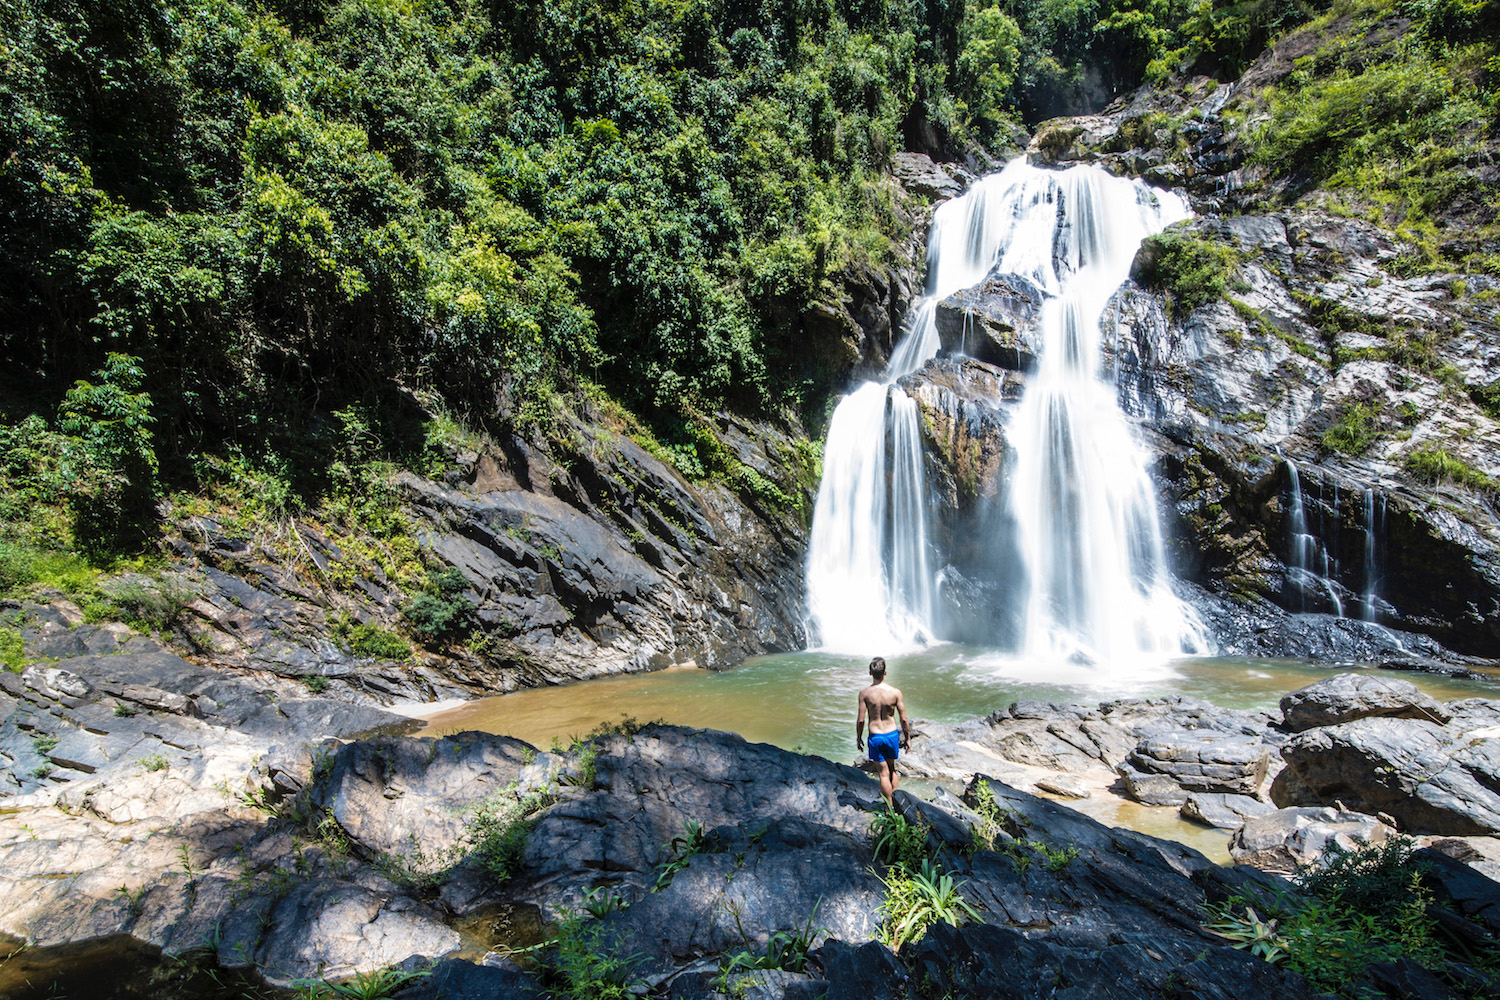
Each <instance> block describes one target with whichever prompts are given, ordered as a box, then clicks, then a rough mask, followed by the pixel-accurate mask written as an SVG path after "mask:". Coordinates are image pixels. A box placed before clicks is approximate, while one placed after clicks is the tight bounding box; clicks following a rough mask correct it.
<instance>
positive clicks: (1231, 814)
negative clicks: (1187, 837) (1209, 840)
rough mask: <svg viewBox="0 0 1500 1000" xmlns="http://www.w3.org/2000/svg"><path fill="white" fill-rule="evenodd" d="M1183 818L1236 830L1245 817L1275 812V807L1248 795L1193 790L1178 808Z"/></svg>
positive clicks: (1221, 828)
mask: <svg viewBox="0 0 1500 1000" xmlns="http://www.w3.org/2000/svg"><path fill="white" fill-rule="evenodd" d="M1178 811H1179V812H1180V813H1181V814H1182V818H1183V819H1188V820H1192V821H1193V822H1195V823H1202V824H1204V825H1205V826H1212V827H1217V828H1218V829H1220V830H1238V829H1239V828H1240V827H1241V826H1243V825H1244V823H1245V821H1246V820H1247V819H1250V818H1251V817H1253V816H1264V815H1266V814H1267V813H1271V812H1275V811H1276V807H1275V806H1273V805H1271V804H1270V803H1267V802H1262V801H1261V800H1260V799H1256V798H1251V797H1250V796H1248V795H1227V794H1224V793H1222V792H1193V793H1192V794H1190V795H1189V796H1188V797H1187V800H1186V801H1184V802H1183V803H1182V808H1181V809H1180V810H1178Z"/></svg>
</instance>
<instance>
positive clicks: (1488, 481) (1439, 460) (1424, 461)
mask: <svg viewBox="0 0 1500 1000" xmlns="http://www.w3.org/2000/svg"><path fill="white" fill-rule="evenodd" d="M1401 461H1402V464H1403V465H1405V466H1406V471H1407V472H1409V473H1411V474H1412V475H1413V476H1415V477H1417V478H1418V479H1421V480H1423V481H1424V482H1428V483H1432V484H1433V485H1437V484H1438V483H1443V482H1454V483H1459V484H1461V485H1463V486H1470V487H1473V488H1474V489H1477V490H1493V489H1495V488H1496V483H1495V480H1494V479H1493V478H1491V477H1490V476H1487V475H1485V474H1484V473H1483V472H1480V471H1479V470H1478V469H1476V468H1474V467H1473V466H1472V465H1470V464H1469V463H1467V462H1465V461H1464V460H1463V459H1461V458H1457V457H1455V456H1453V455H1451V454H1449V453H1448V450H1447V449H1446V448H1439V447H1436V446H1432V445H1429V446H1426V447H1422V448H1417V449H1414V450H1412V451H1409V452H1407V453H1406V455H1405V456H1404V457H1403V458H1402V460H1401Z"/></svg>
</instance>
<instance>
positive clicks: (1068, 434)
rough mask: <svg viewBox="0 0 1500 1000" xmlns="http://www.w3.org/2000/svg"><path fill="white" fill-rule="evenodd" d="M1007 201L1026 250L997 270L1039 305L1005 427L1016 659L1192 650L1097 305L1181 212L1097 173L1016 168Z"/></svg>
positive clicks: (1010, 251)
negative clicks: (1025, 285)
mask: <svg viewBox="0 0 1500 1000" xmlns="http://www.w3.org/2000/svg"><path fill="white" fill-rule="evenodd" d="M1019 193H1020V194H1021V198H1020V201H1021V203H1022V204H1023V205H1024V209H1023V210H1024V211H1025V212H1026V215H1027V217H1028V219H1029V220H1030V225H1028V226H1027V227H1025V230H1026V231H1025V232H1024V233H1023V232H1021V231H1018V232H1017V234H1016V235H1017V238H1018V240H1019V239H1020V238H1022V237H1023V236H1024V238H1025V239H1026V244H1025V245H1012V246H1010V247H1007V248H1006V251H1005V254H1004V257H1003V259H1002V263H1001V270H1008V269H1009V267H1008V265H1010V264H1011V263H1012V261H1014V262H1015V263H1016V264H1017V265H1019V266H1021V267H1023V268H1026V269H1027V270H1022V271H1018V272H1017V273H1023V274H1027V275H1028V276H1029V277H1033V278H1034V279H1035V280H1036V281H1037V284H1038V285H1040V286H1041V287H1042V288H1043V289H1044V290H1046V291H1047V292H1048V293H1050V295H1051V297H1049V298H1048V299H1047V300H1046V301H1045V302H1044V303H1043V305H1042V310H1041V317H1040V326H1041V352H1040V360H1039V363H1038V369H1037V371H1036V373H1035V376H1034V377H1033V379H1032V380H1031V382H1030V384H1029V385H1028V386H1027V388H1026V391H1025V393H1024V395H1023V396H1022V399H1021V403H1020V406H1019V407H1018V409H1017V410H1016V412H1015V414H1014V416H1013V418H1012V420H1011V421H1010V424H1009V427H1008V431H1009V437H1010V441H1011V443H1012V445H1013V446H1014V448H1015V452H1016V464H1015V474H1014V477H1013V481H1012V483H1011V491H1010V503H1011V509H1012V514H1013V516H1014V519H1015V522H1016V525H1017V530H1018V535H1019V540H1020V549H1021V554H1022V561H1023V563H1024V569H1025V572H1026V581H1027V598H1026V611H1025V619H1024V630H1025V631H1024V640H1023V643H1022V652H1023V653H1025V654H1026V655H1027V656H1029V657H1037V658H1045V659H1049V660H1050V659H1058V658H1066V659H1073V660H1075V661H1084V662H1096V661H1108V662H1111V663H1119V662H1130V661H1139V660H1143V659H1144V660H1153V659H1160V658H1162V657H1165V656H1171V655H1181V654H1182V653H1184V652H1195V651H1202V650H1204V649H1205V648H1206V646H1207V642H1206V639H1205V637H1204V631H1203V628H1202V625H1201V624H1200V623H1199V622H1198V620H1197V616H1196V615H1194V614H1193V612H1192V610H1191V609H1190V608H1188V607H1187V606H1186V605H1185V604H1183V603H1182V602H1181V601H1180V600H1178V599H1177V597H1176V596H1175V595H1174V594H1173V593H1172V590H1171V585H1170V584H1171V578H1170V573H1169V572H1168V568H1167V565H1166V558H1165V554H1164V551H1163V545H1162V535H1161V527H1160V524H1159V521H1158V518H1157V511H1156V497H1155V491H1154V489H1153V487H1152V483H1151V478H1150V476H1149V474H1148V471H1147V470H1148V466H1149V456H1148V454H1147V452H1146V451H1145V449H1144V448H1143V447H1142V446H1141V444H1140V443H1139V442H1138V441H1137V440H1136V437H1135V435H1134V433H1133V432H1132V429H1131V426H1130V424H1129V422H1128V421H1127V419H1126V417H1125V414H1124V413H1123V412H1122V411H1121V409H1120V407H1119V404H1118V397H1117V391H1116V389H1115V386H1114V385H1113V384H1112V383H1111V382H1110V381H1108V380H1107V379H1106V378H1105V376H1104V375H1103V373H1102V372H1101V370H1100V369H1101V340H1102V337H1101V330H1100V318H1101V316H1102V314H1103V311H1104V307H1105V305H1106V304H1107V302H1108V301H1109V299H1110V297H1111V296H1112V295H1113V294H1114V292H1115V291H1116V290H1117V289H1118V288H1119V287H1120V285H1121V284H1123V283H1124V281H1125V279H1126V277H1127V276H1128V274H1129V271H1130V264H1131V261H1132V259H1133V258H1134V256H1135V253H1136V250H1137V249H1138V248H1139V247H1140V244H1141V241H1142V240H1143V239H1145V238H1146V237H1147V236H1149V235H1151V234H1152V233H1156V232H1159V231H1161V230H1162V229H1164V228H1165V227H1166V226H1168V225H1170V224H1171V223H1172V222H1175V221H1177V220H1179V219H1183V218H1186V217H1187V215H1188V210H1187V206H1186V204H1185V203H1184V202H1183V201H1182V200H1181V199H1180V198H1178V197H1177V196H1176V195H1173V194H1170V193H1166V192H1161V191H1156V190H1154V189H1152V188H1149V187H1147V186H1146V185H1144V184H1141V183H1139V182H1134V181H1130V180H1125V179H1122V178H1117V177H1113V176H1111V175H1109V174H1107V173H1105V172H1104V171H1103V170H1101V169H1099V168H1097V167H1074V168H1072V169H1070V170H1067V171H1063V172H1053V171H1044V170H1037V169H1034V168H1027V176H1026V179H1025V185H1024V189H1023V190H1022V191H1021V192H1019ZM1018 230H1019V227H1018Z"/></svg>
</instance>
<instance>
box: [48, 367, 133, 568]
mask: <svg viewBox="0 0 1500 1000" xmlns="http://www.w3.org/2000/svg"><path fill="white" fill-rule="evenodd" d="M94 377H95V379H96V381H95V382H86V381H82V380H80V381H78V382H76V383H75V384H74V385H73V388H71V389H69V390H68V392H67V395H66V396H65V397H64V399H63V402H62V405H61V406H60V407H59V408H58V425H59V426H60V427H61V428H62V431H63V433H65V434H67V435H68V436H69V440H68V443H67V445H66V446H65V448H64V451H63V459H62V467H61V470H60V472H59V475H60V478H61V481H62V482H63V483H64V484H65V485H64V490H65V492H66V494H67V498H68V504H69V506H70V507H71V509H72V511H73V540H74V542H75V543H76V544H77V545H78V546H79V547H80V548H82V549H84V550H85V551H89V552H93V553H95V554H108V553H111V552H114V551H117V550H119V549H120V548H122V547H125V546H128V545H130V544H132V543H134V542H137V541H139V540H140V538H141V537H142V532H143V529H144V527H145V526H146V525H149V524H150V523H151V522H152V521H153V520H154V516H153V511H152V508H153V505H154V503H155V500H156V473H157V466H156V452H155V450H154V449H153V448H152V444H151V425H152V424H153V423H155V418H154V417H153V416H152V414H151V397H150V395H148V394H147V393H145V392H141V391H138V390H139V389H140V388H141V385H142V383H143V382H144V381H145V378H146V373H145V372H144V371H143V370H142V369H141V367H140V363H139V359H137V358H133V357H131V356H129V355H126V354H110V355H108V357H107V358H106V360H105V363H104V366H103V367H102V368H100V369H99V371H98V372H97V373H96V374H95V376H94Z"/></svg>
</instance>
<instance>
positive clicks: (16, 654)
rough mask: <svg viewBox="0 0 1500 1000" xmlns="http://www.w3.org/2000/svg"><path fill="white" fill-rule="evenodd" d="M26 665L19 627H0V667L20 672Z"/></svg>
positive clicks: (24, 649)
mask: <svg viewBox="0 0 1500 1000" xmlns="http://www.w3.org/2000/svg"><path fill="white" fill-rule="evenodd" d="M25 665H26V648H25V644H24V643H23V642H22V640H21V632H20V630H19V629H13V628H3V627H0V667H4V668H5V669H6V670H9V671H12V672H14V673H20V672H21V668H22V667H24V666H25Z"/></svg>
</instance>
